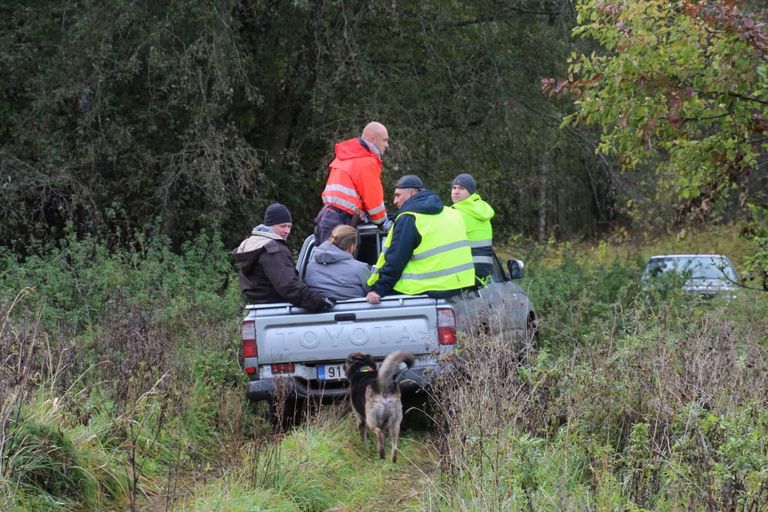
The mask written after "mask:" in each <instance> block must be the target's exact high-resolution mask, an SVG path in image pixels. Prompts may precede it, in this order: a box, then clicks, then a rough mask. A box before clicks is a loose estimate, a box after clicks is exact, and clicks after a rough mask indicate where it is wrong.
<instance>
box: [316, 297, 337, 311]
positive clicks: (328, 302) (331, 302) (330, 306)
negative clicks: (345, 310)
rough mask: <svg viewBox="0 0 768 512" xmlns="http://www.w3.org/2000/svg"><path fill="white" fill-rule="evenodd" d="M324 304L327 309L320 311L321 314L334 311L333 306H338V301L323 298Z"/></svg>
mask: <svg viewBox="0 0 768 512" xmlns="http://www.w3.org/2000/svg"><path fill="white" fill-rule="evenodd" d="M323 302H324V303H325V307H324V308H323V309H321V310H320V312H321V313H322V312H323V311H328V310H329V309H333V306H335V305H336V301H335V300H333V299H332V298H330V297H323Z"/></svg>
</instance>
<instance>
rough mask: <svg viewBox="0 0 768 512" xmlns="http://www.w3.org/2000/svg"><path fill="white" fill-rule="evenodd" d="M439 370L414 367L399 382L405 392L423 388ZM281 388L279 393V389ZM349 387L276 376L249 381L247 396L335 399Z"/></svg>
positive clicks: (252, 398)
mask: <svg viewBox="0 0 768 512" xmlns="http://www.w3.org/2000/svg"><path fill="white" fill-rule="evenodd" d="M438 371H439V367H437V366H435V367H422V368H412V369H409V370H406V371H404V372H403V373H401V374H400V377H399V378H398V382H399V383H400V389H401V390H402V391H405V392H409V391H416V390H419V389H423V388H425V387H427V386H428V385H429V383H430V382H431V381H432V379H434V378H435V376H436V375H437V373H438ZM278 389H279V390H280V392H279V393H278V392H277V390H278ZM348 392H349V389H348V387H347V386H346V385H345V386H343V387H334V388H330V387H323V386H320V387H317V386H316V383H315V384H313V385H310V386H308V385H307V382H306V381H302V380H298V379H295V378H292V377H276V378H271V379H259V380H252V381H250V382H249V383H248V389H247V391H246V393H245V396H246V398H247V399H248V400H250V401H251V402H258V401H261V400H271V399H272V398H273V397H274V396H276V395H278V394H279V395H284V396H286V397H296V396H298V397H301V398H317V399H323V398H328V399H333V398H339V397H344V396H347V394H348Z"/></svg>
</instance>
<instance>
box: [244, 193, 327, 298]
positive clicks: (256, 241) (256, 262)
mask: <svg viewBox="0 0 768 512" xmlns="http://www.w3.org/2000/svg"><path fill="white" fill-rule="evenodd" d="M292 226H293V219H292V218H291V212H289V211H288V208H286V207H285V206H283V205H282V204H280V203H273V204H271V205H269V206H268V207H267V210H266V212H265V214H264V222H263V223H262V224H259V225H258V226H256V227H255V228H253V231H252V232H251V236H249V237H248V238H246V239H245V240H243V241H242V243H241V244H240V246H239V247H238V248H237V249H235V250H234V251H232V259H233V260H234V261H235V263H237V265H238V266H239V267H240V290H241V291H242V292H243V295H245V299H246V301H247V302H248V303H249V304H270V303H274V302H290V303H291V304H293V305H294V306H298V307H300V308H304V309H306V310H307V311H312V312H320V311H327V310H328V309H330V308H332V307H333V304H334V303H333V301H332V300H331V299H328V298H326V297H323V296H322V295H319V294H317V293H315V292H313V291H312V290H310V289H309V288H307V285H305V284H304V283H302V282H301V279H299V274H298V272H296V267H295V266H294V264H293V256H292V255H291V250H290V249H289V248H288V245H287V244H286V243H285V240H286V239H287V238H288V235H289V234H290V233H291V227H292Z"/></svg>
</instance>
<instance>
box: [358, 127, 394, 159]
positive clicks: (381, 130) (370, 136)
mask: <svg viewBox="0 0 768 512" xmlns="http://www.w3.org/2000/svg"><path fill="white" fill-rule="evenodd" d="M363 139H365V140H366V141H368V142H372V143H373V144H374V145H375V146H376V149H378V150H379V153H381V154H382V155H383V154H384V152H385V151H386V150H387V148H388V147H389V134H388V133H387V128H386V126H384V125H383V124H381V123H377V122H376V121H372V122H370V123H368V124H367V125H365V128H363Z"/></svg>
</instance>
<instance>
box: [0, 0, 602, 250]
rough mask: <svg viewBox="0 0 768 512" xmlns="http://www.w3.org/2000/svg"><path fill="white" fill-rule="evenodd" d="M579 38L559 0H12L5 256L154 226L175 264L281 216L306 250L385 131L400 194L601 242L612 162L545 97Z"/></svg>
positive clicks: (513, 225) (509, 226) (3, 52)
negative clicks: (479, 207)
mask: <svg viewBox="0 0 768 512" xmlns="http://www.w3.org/2000/svg"><path fill="white" fill-rule="evenodd" d="M573 21H574V13H573V9H572V6H571V4H570V2H566V1H560V0H558V1H555V2H553V1H550V0H525V1H524V2H517V3H515V4H504V5H500V4H499V3H498V2H495V1H490V0H482V1H474V2H450V3H446V2H442V1H435V0H431V1H415V0H407V1H400V2H397V3H395V4H392V3H384V4H367V3H342V2H320V3H318V2H306V1H295V2H278V3H271V2H248V3H243V2H234V1H230V0H226V1H223V2H220V3H218V4H216V5H215V6H211V5H210V3H209V2H204V1H201V0H183V1H175V2H165V3H156V2H155V3H136V2H131V1H128V0H117V1H114V2H108V3H103V2H95V1H93V0H89V1H85V2H82V3H78V4H77V5H76V6H75V5H69V4H61V3H60V2H53V1H50V0H48V1H43V2H37V3H36V4H35V6H34V8H31V7H30V6H29V2H26V1H23V0H11V1H8V2H5V3H4V4H3V8H2V15H1V16H0V33H1V34H3V35H2V37H0V70H2V72H3V75H4V76H8V77H12V79H10V80H5V81H3V83H2V84H0V115H1V116H2V118H3V120H4V122H3V124H2V125H1V126H0V176H1V177H2V180H1V181H2V186H1V187H0V214H2V216H3V223H2V224H0V238H2V239H3V240H7V241H8V242H7V243H9V244H13V245H14V247H18V248H22V249H26V246H27V244H28V243H29V239H30V237H31V238H34V239H57V238H60V237H62V236H64V226H65V225H66V223H67V222H68V221H71V222H73V223H74V225H75V226H76V229H77V231H78V232H79V233H93V234H97V235H99V236H113V235H114V236H117V234H118V233H121V232H122V233H126V232H128V233H131V232H133V231H134V230H135V229H136V228H140V227H142V226H144V225H146V224H148V223H151V222H154V220H155V219H156V218H159V222H160V227H161V231H162V232H163V233H164V234H166V235H168V236H169V237H170V238H171V239H172V240H173V242H174V245H175V246H176V247H178V246H179V245H180V244H181V243H182V242H184V241H186V240H188V239H190V238H192V237H194V236H195V234H196V233H198V232H199V231H200V230H201V229H210V230H216V231H218V232H221V233H222V237H223V239H224V240H225V243H226V245H228V246H229V245H233V244H234V243H236V242H237V241H238V240H239V239H241V238H242V237H243V236H244V234H245V233H246V232H247V231H248V230H249V228H250V226H252V225H253V224H254V223H256V222H258V220H259V219H260V218H261V215H262V212H263V209H264V207H265V206H266V205H267V204H269V203H270V202H272V201H275V200H278V201H281V202H283V203H285V204H287V205H288V206H289V207H290V208H291V209H292V211H293V213H294V219H296V232H297V233H308V232H309V231H310V230H311V226H312V219H313V218H314V215H315V214H316V213H317V211H318V209H319V206H320V204H321V200H320V191H321V189H322V186H323V182H324V180H325V177H326V175H327V165H328V163H329V161H330V159H331V158H332V150H333V145H334V143H335V142H337V141H339V140H342V139H346V138H349V137H353V136H356V135H359V133H360V131H361V129H362V127H363V126H364V124H365V123H366V122H368V121H370V120H373V119H376V120H379V121H381V122H384V123H385V124H386V125H387V126H388V127H389V130H390V135H391V140H392V148H391V150H390V151H389V152H388V153H387V154H386V155H385V171H384V174H383V179H384V182H385V186H386V187H387V189H389V187H390V186H391V185H392V184H393V182H394V181H395V180H396V179H397V177H398V176H399V175H401V174H404V173H406V172H417V173H419V174H421V175H422V176H423V178H424V179H425V182H426V183H427V184H428V186H429V187H430V188H433V189H434V190H436V191H439V192H441V194H442V195H443V197H444V198H446V199H447V196H448V190H449V183H450V181H451V179H452V178H453V176H455V175H456V174H457V173H458V172H461V171H470V172H472V173H473V174H474V175H475V177H476V178H477V180H478V183H479V185H480V191H481V192H482V194H483V195H484V197H485V198H486V199H488V200H489V201H490V202H491V204H493V206H494V207H495V208H496V211H497V217H496V221H495V222H496V226H495V227H496V230H497V233H498V234H499V235H501V236H507V235H508V234H510V233H516V232H526V233H533V232H535V230H536V229H537V226H538V220H539V218H543V219H548V222H549V224H551V225H552V227H551V228H550V230H551V231H556V230H558V231H559V232H560V233H561V234H563V235H569V234H571V233H587V234H591V233H595V232H596V231H597V230H598V229H601V226H602V225H603V224H601V223H604V222H605V221H610V220H612V218H614V217H615V212H614V210H613V206H612V204H613V185H612V183H611V181H610V180H609V178H608V176H606V171H605V167H606V166H605V163H604V162H598V161H595V160H594V158H593V157H592V156H591V153H592V149H593V146H594V141H592V140H591V139H592V137H591V136H589V134H588V133H587V132H583V131H580V130H576V129H574V130H571V131H570V132H568V133H561V132H560V130H559V129H558V124H559V121H560V118H561V116H562V113H563V110H565V109H569V108H570V106H568V105H559V106H558V105H556V104H554V103H553V102H551V101H549V100H548V99H547V98H545V97H543V96H542V95H541V94H540V93H539V90H538V87H537V82H538V78H539V77H540V76H542V75H546V74H549V75H551V74H557V73H562V72H564V61H565V57H566V56H567V55H568V53H569V50H570V49H571V46H572V43H571V40H570V36H569V29H570V27H571V26H572V24H573ZM30 120H34V123H30ZM545 159H546V161H547V162H548V167H549V169H550V176H549V178H548V179H546V180H542V179H540V176H539V174H540V172H539V171H540V169H541V166H542V163H543V162H544V161H545ZM540 191H541V192H542V194H544V193H545V192H546V194H548V197H549V200H548V202H547V201H545V202H543V203H542V202H541V201H540V200H539V196H540V194H539V192H540Z"/></svg>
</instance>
